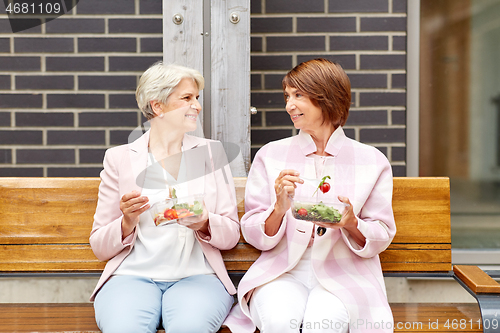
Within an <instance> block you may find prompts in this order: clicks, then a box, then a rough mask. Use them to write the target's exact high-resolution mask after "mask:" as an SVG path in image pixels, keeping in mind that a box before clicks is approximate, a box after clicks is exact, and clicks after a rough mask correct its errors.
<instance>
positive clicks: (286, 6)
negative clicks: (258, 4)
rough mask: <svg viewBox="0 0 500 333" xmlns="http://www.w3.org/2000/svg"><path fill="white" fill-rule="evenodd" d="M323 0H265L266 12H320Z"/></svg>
mask: <svg viewBox="0 0 500 333" xmlns="http://www.w3.org/2000/svg"><path fill="white" fill-rule="evenodd" d="M324 11H325V2H324V0H309V1H304V0H266V13H321V12H324Z"/></svg>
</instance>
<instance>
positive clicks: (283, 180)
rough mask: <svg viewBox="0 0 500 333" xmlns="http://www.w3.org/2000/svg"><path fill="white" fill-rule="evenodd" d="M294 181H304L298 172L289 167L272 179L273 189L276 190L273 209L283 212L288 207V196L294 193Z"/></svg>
mask: <svg viewBox="0 0 500 333" xmlns="http://www.w3.org/2000/svg"><path fill="white" fill-rule="evenodd" d="M295 183H299V184H303V183H304V181H303V180H302V179H300V178H299V172H298V171H295V170H291V169H286V170H283V171H281V172H280V174H279V175H278V177H277V178H276V180H275V181H274V191H275V192H276V205H275V206H274V210H276V212H277V213H280V214H281V213H283V215H285V213H286V211H287V210H288V209H289V208H290V197H292V198H293V196H294V195H295V189H296V188H297V185H296V184H295Z"/></svg>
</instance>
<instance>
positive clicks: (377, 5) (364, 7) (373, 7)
mask: <svg viewBox="0 0 500 333" xmlns="http://www.w3.org/2000/svg"><path fill="white" fill-rule="evenodd" d="M328 10H329V12H330V13H386V12H388V11H389V4H388V0H349V1H346V0H329V3H328Z"/></svg>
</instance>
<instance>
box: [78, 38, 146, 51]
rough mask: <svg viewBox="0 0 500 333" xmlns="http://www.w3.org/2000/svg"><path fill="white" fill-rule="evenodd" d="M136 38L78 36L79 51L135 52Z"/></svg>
mask: <svg viewBox="0 0 500 333" xmlns="http://www.w3.org/2000/svg"><path fill="white" fill-rule="evenodd" d="M136 49H137V41H136V39H135V38H118V37H116V38H78V52H80V53H86V52H135V51H136Z"/></svg>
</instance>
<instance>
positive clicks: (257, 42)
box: [250, 37, 264, 52]
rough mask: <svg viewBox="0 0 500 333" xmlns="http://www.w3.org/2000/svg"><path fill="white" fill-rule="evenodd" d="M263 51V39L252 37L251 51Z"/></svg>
mask: <svg viewBox="0 0 500 333" xmlns="http://www.w3.org/2000/svg"><path fill="white" fill-rule="evenodd" d="M263 50H264V49H263V47H262V37H250V51H251V52H262V51H263Z"/></svg>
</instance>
